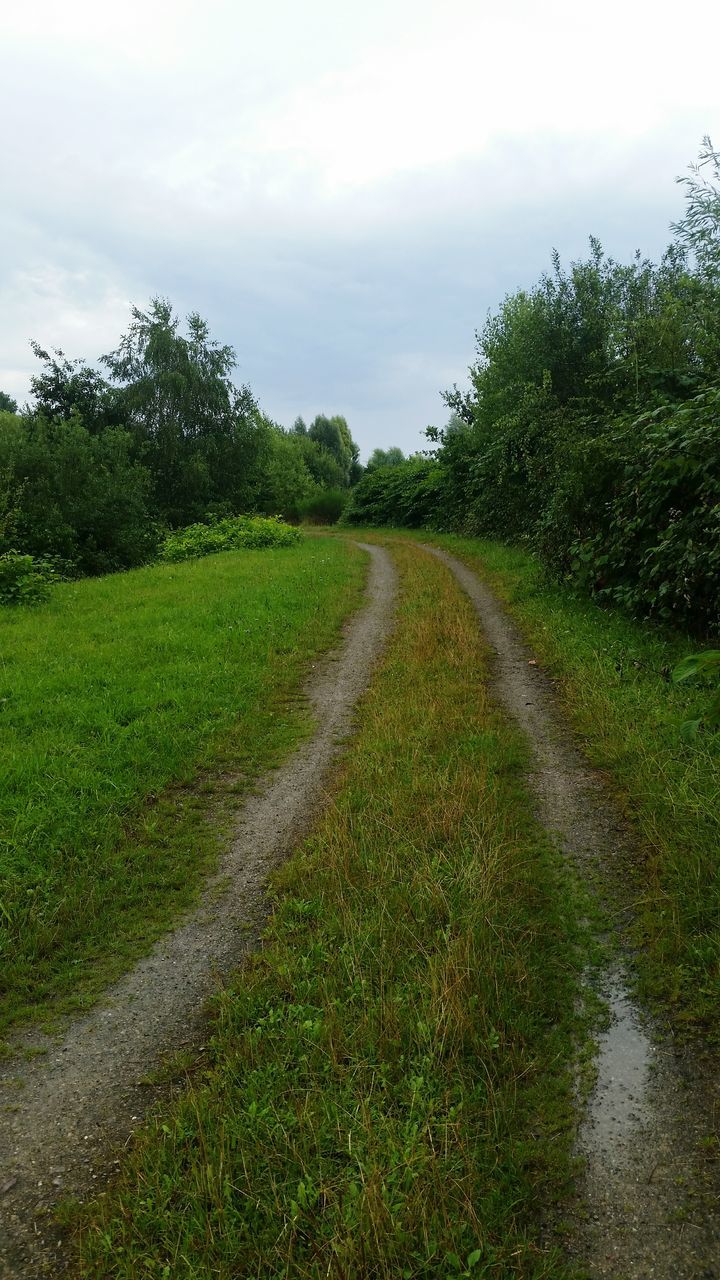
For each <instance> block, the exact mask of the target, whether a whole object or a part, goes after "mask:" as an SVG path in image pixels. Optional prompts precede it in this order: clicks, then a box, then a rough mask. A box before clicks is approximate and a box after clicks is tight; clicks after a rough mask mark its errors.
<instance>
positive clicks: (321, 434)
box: [307, 413, 362, 486]
mask: <svg viewBox="0 0 720 1280" xmlns="http://www.w3.org/2000/svg"><path fill="white" fill-rule="evenodd" d="M307 434H308V437H309V439H310V440H314V441H315V442H316V443H317V444H319V445H321V446H322V447H323V449H325V450H327V452H328V453H329V454H330V455H331V457H333V458H334V459H335V461H336V463H337V465H338V467H339V468H340V479H341V483H342V484H343V485H345V486H348V485H351V484H354V483H355V482H356V480H358V479H359V477H360V474H361V471H362V468H361V466H360V463H359V462H358V458H359V452H360V451H359V449H358V446H357V445H356V443H355V441H354V440H353V438H352V436H351V435H350V428H349V427H348V424H347V421H346V419H345V418H343V417H342V415H340V414H335V416H334V417H332V418H327V417H325V415H324V414H322V413H319V414H318V415H317V417H316V418H314V419H313V421H312V422H311V424H310V426H309V427H308V432H307Z"/></svg>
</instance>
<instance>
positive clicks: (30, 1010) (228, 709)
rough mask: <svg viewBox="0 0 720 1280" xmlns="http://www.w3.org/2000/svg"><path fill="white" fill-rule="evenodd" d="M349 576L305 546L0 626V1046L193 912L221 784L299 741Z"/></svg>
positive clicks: (351, 570) (157, 577) (61, 599)
mask: <svg viewBox="0 0 720 1280" xmlns="http://www.w3.org/2000/svg"><path fill="white" fill-rule="evenodd" d="M362 576H363V558H362V556H361V554H360V553H359V552H358V551H356V550H354V549H353V548H351V547H350V546H349V545H348V544H347V543H344V544H343V543H340V542H332V541H330V540H329V539H328V540H325V541H323V542H318V541H315V540H309V539H308V540H305V541H304V542H303V544H302V545H301V546H298V547H294V548H291V549H288V550H272V551H260V552H254V551H245V552H237V553H228V554H224V555H218V556H215V557H208V558H206V559H203V560H199V561H194V562H190V563H187V564H183V565H177V566H156V567H153V568H148V569H142V570H137V571H134V572H132V573H124V574H116V575H113V576H111V577H107V578H101V579H95V580H85V581H81V582H75V583H66V584H63V585H60V586H58V587H57V588H56V589H55V591H54V592H53V597H52V600H51V601H49V602H48V603H47V604H44V605H42V606H39V607H37V608H18V609H4V610H2V612H0V731H1V736H0V776H2V779H3V787H2V794H1V795H0V973H1V974H2V977H1V978H0V1030H2V1029H4V1028H7V1027H8V1026H9V1025H10V1024H11V1023H13V1022H17V1021H18V1020H19V1019H23V1018H25V1017H28V1016H30V1015H32V1014H37V1013H38V1012H45V1013H47V1012H48V1010H50V1009H58V1008H61V1007H62V1008H68V1007H72V1006H75V1007H77V1006H82V1005H84V1004H85V1003H87V1001H88V1000H90V999H91V998H92V995H93V993H94V992H96V991H97V990H98V988H99V987H100V986H102V984H104V983H105V982H106V981H107V979H108V978H109V977H110V976H112V975H113V974H115V973H117V972H119V971H120V970H121V969H122V968H123V967H125V966H126V965H127V963H128V961H129V959H130V958H131V957H132V956H134V955H137V954H138V953H139V952H140V951H142V950H146V949H147V948H148V946H149V944H150V942H151V941H152V939H153V938H154V937H155V936H157V934H158V933H159V932H160V931H161V930H162V929H163V928H164V927H166V926H167V924H168V922H169V920H171V919H172V918H173V917H174V916H176V915H177V913H178V912H179V911H180V910H181V909H182V908H184V907H187V906H188V904H189V903H190V902H191V901H192V898H193V895H194V893H195V892H196V891H197V887H198V884H199V883H200V881H201V879H202V877H203V875H204V874H205V873H206V872H207V870H208V869H209V867H210V866H211V865H212V863H213V861H214V859H215V857H216V854H217V849H218V841H219V835H220V831H221V826H222V823H221V819H220V816H219V810H218V805H219V802H220V800H221V798H222V793H223V792H227V791H228V789H229V788H228V779H227V778H226V779H225V780H224V782H223V780H222V774H223V771H224V770H229V771H231V772H232V775H233V777H232V778H231V779H230V780H229V781H230V783H235V782H238V781H240V780H241V778H242V775H247V777H249V778H252V777H253V776H255V775H257V773H258V772H259V771H260V770H261V769H263V768H265V767H266V766H267V765H269V764H270V763H272V762H273V761H274V760H276V759H278V758H279V757H280V756H281V755H282V754H283V753H284V752H285V751H287V750H288V748H289V747H290V746H291V745H292V744H293V743H294V742H296V741H297V740H298V738H299V736H300V735H301V734H302V733H303V731H304V728H305V715H304V712H303V711H302V709H301V708H300V707H299V706H298V705H297V701H295V702H294V701H293V695H294V694H295V692H296V690H297V687H298V683H299V681H300V679H301V676H302V674H303V672H304V670H305V669H306V668H307V666H308V664H309V662H310V661H311V660H312V658H313V656H314V655H316V654H317V653H318V652H319V651H321V650H322V649H323V648H325V647H327V646H328V645H329V644H331V642H332V641H333V640H334V639H335V638H336V636H337V634H338V629H339V626H340V623H341V621H342V619H343V618H344V617H345V616H346V614H347V613H348V611H349V609H351V608H352V607H353V606H354V605H355V604H356V603H357V601H358V599H359V591H360V586H361V581H362ZM218 780H219V781H218ZM221 808H222V805H220V809H221Z"/></svg>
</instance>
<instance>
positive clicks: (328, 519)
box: [298, 489, 348, 524]
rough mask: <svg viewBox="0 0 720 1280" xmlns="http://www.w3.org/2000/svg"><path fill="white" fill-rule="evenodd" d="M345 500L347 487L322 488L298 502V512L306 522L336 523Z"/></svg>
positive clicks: (344, 505) (346, 498)
mask: <svg viewBox="0 0 720 1280" xmlns="http://www.w3.org/2000/svg"><path fill="white" fill-rule="evenodd" d="M347 501H348V495H347V489H322V490H320V491H319V492H318V493H316V494H313V496H312V497H310V498H306V499H305V500H304V501H302V502H300V503H299V504H298V514H299V516H300V519H301V520H303V521H304V522H305V523H306V524H337V522H338V520H339V519H340V517H341V516H342V513H343V511H344V510H345V507H346V506H347Z"/></svg>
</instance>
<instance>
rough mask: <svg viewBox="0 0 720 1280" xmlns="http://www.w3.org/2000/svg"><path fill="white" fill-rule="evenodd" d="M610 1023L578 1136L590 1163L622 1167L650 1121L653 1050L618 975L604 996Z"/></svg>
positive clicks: (596, 1062)
mask: <svg viewBox="0 0 720 1280" xmlns="http://www.w3.org/2000/svg"><path fill="white" fill-rule="evenodd" d="M603 995H604V997H605V999H606V1000H607V1003H608V1008H609V1013H610V1025H609V1026H608V1028H607V1030H606V1031H604V1032H603V1033H602V1034H601V1036H600V1037H599V1040H598V1051H597V1056H596V1059H595V1069H596V1072H597V1081H596V1084H595V1087H594V1088H593V1091H592V1093H591V1095H590V1099H589V1101H588V1104H587V1110H586V1113H585V1116H584V1119H583V1123H582V1126H581V1130H580V1134H579V1137H578V1150H579V1151H580V1152H581V1153H582V1154H583V1155H584V1156H585V1159H586V1161H587V1162H588V1165H590V1164H591V1163H593V1162H595V1163H597V1162H599V1163H601V1164H602V1166H603V1168H604V1169H606V1168H607V1167H608V1166H610V1167H613V1168H617V1167H618V1166H620V1165H622V1164H623V1163H625V1162H626V1161H627V1154H628V1145H629V1144H631V1143H632V1140H633V1138H635V1139H637V1138H639V1136H640V1133H639V1131H640V1130H641V1129H642V1128H643V1125H645V1126H646V1125H647V1124H648V1123H649V1121H650V1119H651V1115H650V1113H649V1105H650V1103H649V1084H650V1075H651V1067H652V1063H653V1060H654V1056H655V1055H654V1050H653V1046H652V1044H651V1042H650V1039H649V1037H648V1036H647V1034H646V1032H645V1031H644V1029H643V1027H642V1025H641V1023H640V1020H639V1018H638V1014H637V1010H636V1009H635V1007H634V1005H633V1004H632V1002H631V1000H630V998H629V996H628V994H627V988H626V984H625V983H624V981H623V979H622V976H621V974H620V973H619V972H617V971H616V972H614V973H613V974H611V975H610V983H609V989H607V990H605V991H604V992H603Z"/></svg>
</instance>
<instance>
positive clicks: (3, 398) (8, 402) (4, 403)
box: [0, 391, 18, 413]
mask: <svg viewBox="0 0 720 1280" xmlns="http://www.w3.org/2000/svg"><path fill="white" fill-rule="evenodd" d="M17 409H18V407H17V400H13V398H12V396H9V395H8V394H7V392H5V391H0V413H17Z"/></svg>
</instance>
